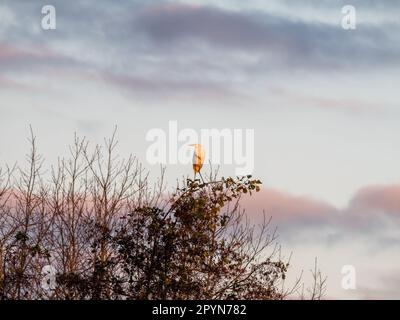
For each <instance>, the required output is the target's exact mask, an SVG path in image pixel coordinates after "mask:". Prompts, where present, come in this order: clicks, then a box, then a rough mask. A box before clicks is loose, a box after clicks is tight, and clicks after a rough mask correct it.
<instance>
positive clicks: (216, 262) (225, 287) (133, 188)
mask: <svg viewBox="0 0 400 320" xmlns="http://www.w3.org/2000/svg"><path fill="white" fill-rule="evenodd" d="M30 142H31V145H32V149H31V152H30V154H29V156H28V166H27V169H23V168H20V167H19V166H18V167H16V168H15V170H13V169H7V170H5V171H4V170H3V171H0V219H1V221H0V222H1V225H0V237H1V238H0V263H1V270H0V290H1V297H2V299H37V298H42V299H283V298H286V297H287V296H288V295H289V294H292V293H294V292H296V291H297V290H298V289H299V283H300V282H299V281H300V280H298V281H297V282H296V283H295V285H294V286H293V287H292V288H291V289H290V290H288V289H285V286H284V282H285V278H286V274H287V271H288V267H289V263H288V262H285V261H283V260H282V259H281V256H280V250H279V246H278V244H277V243H276V230H270V227H269V226H270V220H268V219H267V218H266V217H265V216H264V221H263V223H261V225H252V224H251V221H250V219H249V218H248V217H247V215H246V213H245V212H244V210H242V209H241V208H240V199H241V197H242V195H243V194H252V193H254V192H258V191H259V190H260V185H261V181H259V180H257V179H253V178H252V177H251V176H244V177H235V178H232V177H229V178H221V179H217V176H218V175H217V174H214V173H212V172H211V173H210V175H209V177H208V179H206V181H205V182H203V181H200V180H191V179H186V180H184V181H183V183H182V184H181V185H178V186H177V187H176V188H175V191H174V192H173V193H172V194H167V192H166V185H165V183H164V169H162V170H161V174H160V178H159V180H158V181H157V182H156V183H155V184H153V185H152V184H151V183H150V182H149V179H148V172H147V171H145V170H144V169H143V167H142V166H141V164H140V163H139V162H138V161H137V160H136V158H134V157H132V156H131V157H129V158H128V159H127V160H125V159H121V158H119V157H117V156H115V148H116V146H117V141H116V139H115V133H114V135H113V136H112V137H111V139H109V140H106V141H105V148H104V149H103V148H102V147H100V146H95V147H94V149H93V151H90V145H89V143H88V142H87V141H86V140H85V139H79V138H77V137H75V140H74V144H73V145H72V146H71V147H70V159H60V160H59V162H58V164H57V166H55V167H52V170H51V171H50V174H49V175H47V176H46V175H45V174H44V173H43V170H42V167H43V160H42V158H41V157H40V155H38V153H37V150H36V141H35V137H34V136H33V134H32V136H31V139H30ZM46 265H51V266H53V267H54V268H55V270H56V271H57V273H56V274H55V275H54V279H53V280H54V282H55V287H54V288H50V289H51V290H49V288H48V287H46V286H43V274H42V272H41V271H42V270H43V268H44V267H45V266H46ZM316 274H317V273H316ZM315 279H316V281H315V284H314V285H313V287H312V288H313V289H312V292H311V293H312V294H311V297H312V298H320V297H321V295H322V293H323V290H324V284H325V279H323V278H322V277H320V278H317V277H316V278H315Z"/></svg>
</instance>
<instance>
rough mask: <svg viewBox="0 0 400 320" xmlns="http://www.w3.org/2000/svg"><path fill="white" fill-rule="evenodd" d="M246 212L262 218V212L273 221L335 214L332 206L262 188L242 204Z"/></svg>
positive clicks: (305, 197) (309, 198) (304, 197)
mask: <svg viewBox="0 0 400 320" xmlns="http://www.w3.org/2000/svg"><path fill="white" fill-rule="evenodd" d="M242 205H243V207H244V208H245V209H246V212H249V213H250V214H251V215H252V216H254V215H255V216H257V215H258V214H259V215H260V217H261V216H262V213H263V210H264V211H265V213H266V214H267V216H272V217H273V219H274V220H275V219H276V220H279V221H281V220H297V219H313V218H317V219H319V218H322V217H326V216H328V215H329V214H332V213H336V211H337V209H336V208H335V207H333V206H332V205H330V204H328V203H326V202H323V201H320V200H316V199H313V198H311V197H307V196H296V195H292V194H289V193H285V192H281V191H278V190H274V189H269V188H264V189H262V190H261V191H260V192H259V193H256V194H254V195H253V196H251V197H246V198H244V199H243V202H242Z"/></svg>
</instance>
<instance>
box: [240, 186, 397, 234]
mask: <svg viewBox="0 0 400 320" xmlns="http://www.w3.org/2000/svg"><path fill="white" fill-rule="evenodd" d="M399 199H400V185H381V186H368V187H365V188H362V189H360V190H359V191H357V192H356V193H355V195H354V196H353V197H352V198H351V200H350V201H349V203H348V205H347V206H346V207H345V208H336V207H335V206H333V205H330V204H329V203H327V202H325V201H321V200H317V199H313V198H312V197H308V196H297V195H292V194H290V193H286V192H281V191H278V190H273V189H268V188H266V189H262V191H260V192H259V193H258V194H255V195H254V196H251V197H246V198H244V200H243V203H242V206H243V208H244V209H245V210H246V211H247V212H248V214H249V216H250V217H251V218H252V219H253V220H254V221H261V217H262V213H263V211H265V213H266V215H267V216H271V217H272V219H273V222H274V224H276V225H277V226H278V227H279V228H281V227H282V229H283V230H284V231H285V233H286V232H288V233H289V234H290V232H291V231H292V230H295V229H297V228H299V227H304V228H305V229H312V228H328V229H335V230H336V231H337V232H339V233H342V234H343V236H348V235H349V234H354V233H357V234H363V233H365V232H371V233H372V234H378V233H381V232H383V233H382V234H381V236H382V237H381V239H380V241H382V242H393V241H398V240H400V238H399V239H397V238H396V235H395V236H394V237H391V236H390V235H388V234H384V231H385V230H386V228H387V227H388V225H389V226H390V225H393V224H395V223H397V222H398V221H399V220H400V201H399Z"/></svg>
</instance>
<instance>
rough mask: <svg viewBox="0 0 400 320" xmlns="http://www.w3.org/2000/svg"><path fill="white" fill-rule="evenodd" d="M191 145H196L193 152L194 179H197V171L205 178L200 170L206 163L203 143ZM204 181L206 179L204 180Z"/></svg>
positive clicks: (192, 145)
mask: <svg viewBox="0 0 400 320" xmlns="http://www.w3.org/2000/svg"><path fill="white" fill-rule="evenodd" d="M189 146H191V147H194V153H193V171H194V180H195V179H196V173H198V174H199V175H200V178H201V180H203V177H202V176H201V173H200V170H201V168H202V166H203V163H204V154H205V153H204V148H203V146H202V145H201V144H198V143H196V144H191V145H189ZM203 183H204V180H203Z"/></svg>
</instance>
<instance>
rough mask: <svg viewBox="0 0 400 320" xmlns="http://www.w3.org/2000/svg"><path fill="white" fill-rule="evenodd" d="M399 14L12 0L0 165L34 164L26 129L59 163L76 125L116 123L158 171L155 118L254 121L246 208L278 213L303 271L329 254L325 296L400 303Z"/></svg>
mask: <svg viewBox="0 0 400 320" xmlns="http://www.w3.org/2000/svg"><path fill="white" fill-rule="evenodd" d="M49 4H50V5H53V6H54V8H55V9H56V29H55V30H43V28H42V24H41V23H42V18H43V17H44V14H42V12H41V11H42V7H43V6H44V5H49ZM345 5H352V6H353V7H354V8H355V9H356V29H354V30H345V29H343V28H342V19H343V17H344V14H343V13H342V7H343V6H345ZM399 16H400V2H399V1H396V0H383V1H379V2H378V1H372V0H347V1H342V0H333V1H328V0H301V1H294V0H269V1H262V0H253V1H250V0H249V1H239V0H229V1H228V0H226V1H224V0H213V1H208V0H204V1H200V0H199V1H194V0H190V1H189V0H183V1H153V0H147V1H143V0H142V1H139V0H132V1H128V0H126V1H122V0H116V1H112V2H111V1H105V0H100V1H99V0H98V1H94V0H83V1H79V2H73V3H70V2H66V1H55V0H52V1H39V0H29V1H28V0H18V1H14V0H13V1H11V0H3V1H2V2H1V3H0V165H4V164H5V163H14V162H18V163H20V162H21V161H23V159H24V155H25V153H26V152H27V150H28V149H27V148H28V143H27V140H26V137H27V136H28V135H29V125H31V126H32V127H33V130H34V132H35V134H36V136H37V138H38V142H39V149H40V151H41V153H42V154H44V156H45V158H46V162H47V163H49V164H53V163H55V162H56V160H57V157H58V156H62V155H65V154H66V153H67V151H68V145H69V144H70V143H71V142H72V141H73V135H74V132H76V133H77V134H78V135H81V136H86V137H87V138H88V139H89V140H90V141H92V142H94V143H101V142H102V141H103V138H104V137H109V136H110V135H111V134H112V132H113V130H114V127H115V126H117V127H118V131H117V136H118V139H119V153H120V154H121V155H125V156H128V155H129V154H130V153H133V154H134V155H136V156H137V157H138V158H139V159H140V160H141V161H142V162H143V164H144V165H145V166H146V167H147V168H148V169H149V170H151V172H152V173H153V174H154V175H156V174H157V173H158V172H159V169H158V168H159V167H158V165H152V164H150V163H149V161H148V159H147V158H146V152H147V150H148V148H149V141H147V140H146V135H147V133H148V132H149V131H150V130H151V129H153V128H161V129H163V130H165V131H167V129H168V125H169V121H176V122H177V124H178V128H179V129H184V128H191V129H194V130H196V131H200V130H201V129H211V128H216V129H224V128H228V129H231V130H233V129H253V130H254V137H255V141H254V172H252V173H253V175H254V176H256V177H257V178H259V179H261V180H262V181H263V188H262V191H261V192H260V194H258V195H257V196H256V197H255V199H252V200H251V201H250V200H248V201H247V200H246V201H245V203H244V206H245V207H246V210H247V212H248V213H249V214H250V215H251V216H252V217H254V219H255V220H257V219H258V218H259V217H260V216H261V215H262V214H261V213H262V211H263V210H265V212H266V213H267V214H268V215H270V216H272V218H273V220H272V221H273V224H274V225H276V226H277V227H278V233H279V241H280V243H281V244H282V246H283V248H284V249H283V250H284V252H285V253H286V254H287V255H289V254H290V252H292V258H291V262H292V265H293V268H292V273H293V274H296V273H299V272H301V270H304V271H305V272H307V271H308V270H309V269H310V268H312V267H313V262H314V258H315V257H318V263H319V266H320V268H321V270H322V271H323V272H324V273H325V274H326V275H327V277H328V291H327V297H328V298H340V299H353V298H362V299H370V298H378V299H384V298H388V299H391V298H399V297H400V255H399V254H398V252H399V251H400V231H399V226H400V223H399V222H400V220H399V217H400V169H399V163H400V148H399V146H400V126H399V125H398V124H399V120H400V105H399V104H400V91H399V90H398V82H399V75H400V20H399ZM166 169H167V179H168V181H169V182H170V183H171V184H172V185H173V184H174V182H175V180H176V178H177V177H180V176H183V175H187V174H189V173H190V174H191V168H190V166H187V165H180V164H173V163H169V164H167V166H166ZM234 169H235V168H234V166H233V165H225V164H221V168H220V173H221V174H222V175H225V176H228V175H232V174H234V173H235V170H234ZM345 265H351V266H354V268H355V270H356V279H357V280H356V283H357V287H356V289H354V290H345V289H343V288H342V287H341V281H342V277H343V274H341V270H342V267H343V266H345Z"/></svg>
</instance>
